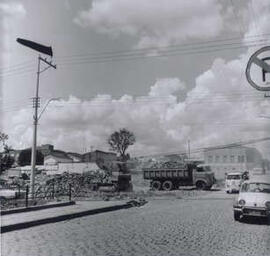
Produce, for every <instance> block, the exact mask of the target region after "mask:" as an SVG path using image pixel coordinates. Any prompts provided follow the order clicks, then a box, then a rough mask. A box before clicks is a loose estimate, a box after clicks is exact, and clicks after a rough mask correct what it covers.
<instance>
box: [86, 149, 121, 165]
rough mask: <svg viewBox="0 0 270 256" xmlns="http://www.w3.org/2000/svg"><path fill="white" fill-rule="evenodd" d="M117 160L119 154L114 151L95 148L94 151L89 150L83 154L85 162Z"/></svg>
mask: <svg viewBox="0 0 270 256" xmlns="http://www.w3.org/2000/svg"><path fill="white" fill-rule="evenodd" d="M116 160H117V155H116V154H115V153H112V152H104V151H100V150H95V151H93V152H88V153H85V154H84V155H83V161H84V162H92V163H96V162H99V161H101V162H103V163H104V162H111V161H116Z"/></svg>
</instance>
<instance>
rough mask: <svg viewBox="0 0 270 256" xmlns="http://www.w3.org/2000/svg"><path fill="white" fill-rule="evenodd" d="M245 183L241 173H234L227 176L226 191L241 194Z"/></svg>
mask: <svg viewBox="0 0 270 256" xmlns="http://www.w3.org/2000/svg"><path fill="white" fill-rule="evenodd" d="M242 182H243V178H242V173H241V172H232V173H228V174H227V175H226V180H225V190H226V192H227V193H234V192H239V190H240V186H241V184H242Z"/></svg>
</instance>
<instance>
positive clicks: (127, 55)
mask: <svg viewBox="0 0 270 256" xmlns="http://www.w3.org/2000/svg"><path fill="white" fill-rule="evenodd" d="M265 35H270V34H262V35H254V36H249V38H256V37H261V36H265ZM229 40H232V39H222V40H212V41H207V42H200V43H192V44H190V43H189V44H183V45H171V46H167V47H158V48H157V47H152V48H151V47H148V48H142V49H135V50H128V51H116V52H104V53H92V54H83V55H67V56H65V57H64V59H63V60H62V62H61V57H59V58H58V59H59V62H60V64H61V65H62V66H63V65H70V64H71V65H73V64H84V63H101V62H102V63H104V62H110V61H122V60H134V59H138V58H150V57H153V58H154V57H171V56H176V55H179V54H181V55H183V54H198V53H207V52H211V51H210V50H211V49H213V48H214V49H213V51H221V50H233V49H239V48H246V47H253V46H254V47H255V46H258V43H260V45H261V44H262V45H264V44H266V43H268V42H269V39H263V38H261V39H256V40H250V41H248V42H247V45H242V42H231V43H226V44H225V43H223V44H215V45H213V44H212V45H207V44H209V43H214V42H226V41H229ZM254 43H257V44H256V45H254ZM248 44H251V45H248ZM234 45H239V46H237V47H228V48H227V47H223V46H234ZM192 46H197V47H192ZM179 47H180V48H179ZM219 47H223V48H220V49H219ZM151 49H152V50H153V49H154V50H155V51H159V52H156V54H155V55H147V56H145V55H146V54H147V53H149V50H151ZM202 49H204V50H205V51H202ZM207 49H208V50H209V51H207ZM196 50H198V51H196ZM179 51H180V52H179ZM74 57H77V59H74ZM62 58H63V57H62ZM65 58H66V59H65ZM23 64H24V63H20V64H17V65H18V66H20V65H23ZM18 66H17V67H16V65H15V66H13V67H12V66H11V67H7V68H6V69H7V70H4V71H2V72H1V73H0V76H4V75H7V73H10V74H17V71H22V72H24V69H25V68H30V67H33V66H32V65H28V66H25V67H18ZM29 71H32V70H29ZM18 74H20V72H19V73H18Z"/></svg>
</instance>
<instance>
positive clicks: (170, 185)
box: [162, 180, 173, 191]
mask: <svg viewBox="0 0 270 256" xmlns="http://www.w3.org/2000/svg"><path fill="white" fill-rule="evenodd" d="M162 188H163V190H165V191H170V190H172V188H173V183H172V182H171V181H170V180H166V181H164V182H163V184H162Z"/></svg>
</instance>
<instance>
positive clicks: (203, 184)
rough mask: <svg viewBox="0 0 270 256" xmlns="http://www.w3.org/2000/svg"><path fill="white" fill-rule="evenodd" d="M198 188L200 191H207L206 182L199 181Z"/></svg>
mask: <svg viewBox="0 0 270 256" xmlns="http://www.w3.org/2000/svg"><path fill="white" fill-rule="evenodd" d="M196 188H197V189H198V190H205V188H206V183H205V182H204V181H201V180H200V181H197V182H196Z"/></svg>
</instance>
